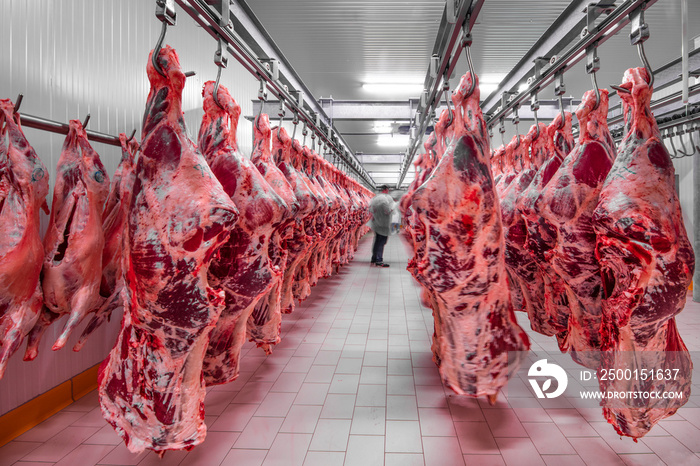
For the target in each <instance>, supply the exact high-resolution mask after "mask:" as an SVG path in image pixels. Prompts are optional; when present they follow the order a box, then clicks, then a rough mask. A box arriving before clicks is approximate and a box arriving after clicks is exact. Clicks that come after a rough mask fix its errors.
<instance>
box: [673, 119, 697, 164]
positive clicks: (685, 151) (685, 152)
mask: <svg viewBox="0 0 700 466" xmlns="http://www.w3.org/2000/svg"><path fill="white" fill-rule="evenodd" d="M684 134H685V130H683V128H682V127H680V126H679V127H678V131H677V132H676V135H677V136H678V140H679V141H680V144H681V147H683V150H679V151H678V152H680V153H681V155H683V157H690V156H691V155H693V154H694V153H695V148H694V147H693V144H692V139H691V145H690V147H691V149H693V151H692V152H688V149H687V148H686V147H685V142H683V135H684Z"/></svg>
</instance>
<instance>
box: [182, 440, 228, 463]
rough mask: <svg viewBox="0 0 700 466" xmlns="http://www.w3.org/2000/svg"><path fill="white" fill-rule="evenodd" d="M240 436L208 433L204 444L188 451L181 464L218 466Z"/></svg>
mask: <svg viewBox="0 0 700 466" xmlns="http://www.w3.org/2000/svg"><path fill="white" fill-rule="evenodd" d="M240 435H241V434H239V433H238V432H208V433H207V440H206V444H202V445H199V446H197V447H195V448H194V449H193V450H192V451H190V452H189V453H188V454H187V456H185V458H184V460H183V461H182V463H181V464H183V465H187V466H209V465H218V464H220V463H221V462H222V461H223V460H224V458H226V455H228V452H229V450H231V447H232V446H233V445H234V442H235V441H236V440H237V439H238V438H239V436H240Z"/></svg>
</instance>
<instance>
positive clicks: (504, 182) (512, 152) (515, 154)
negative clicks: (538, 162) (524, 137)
mask: <svg viewBox="0 0 700 466" xmlns="http://www.w3.org/2000/svg"><path fill="white" fill-rule="evenodd" d="M519 137H521V136H519ZM513 141H516V139H514V140H513ZM513 141H511V142H510V143H509V144H506V145H505V148H504V149H503V155H502V157H503V170H502V172H501V176H500V178H499V179H498V183H497V184H496V192H497V193H498V198H499V199H503V193H504V192H505V190H506V188H507V187H508V186H510V184H511V183H512V182H513V180H514V179H515V177H516V176H518V173H520V172H521V171H522V161H521V160H519V157H520V156H522V153H521V151H519V150H518V151H516V148H517V147H520V146H516V144H515V143H514V142H513Z"/></svg>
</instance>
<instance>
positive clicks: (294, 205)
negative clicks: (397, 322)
mask: <svg viewBox="0 0 700 466" xmlns="http://www.w3.org/2000/svg"><path fill="white" fill-rule="evenodd" d="M253 128H254V131H255V141H254V148H253V154H252V155H251V157H250V159H251V161H252V162H253V163H254V164H255V166H256V167H257V169H258V171H260V173H261V174H262V175H263V177H264V178H265V180H266V181H267V182H268V184H269V185H270V186H272V189H274V190H275V192H276V193H277V195H278V196H279V197H280V198H281V199H282V203H281V204H280V206H279V209H280V210H281V211H282V216H281V218H280V219H279V221H278V222H276V223H274V224H273V225H272V227H273V230H272V237H271V238H270V243H269V244H268V249H269V255H270V260H271V261H272V268H273V269H274V274H273V278H272V288H271V289H270V291H268V292H267V295H265V296H264V297H263V298H262V299H261V300H260V301H258V303H257V304H256V305H255V309H254V310H253V313H252V314H251V315H250V317H249V318H248V330H247V335H248V339H249V340H250V341H253V342H255V344H256V345H257V346H258V347H260V348H263V350H265V352H266V353H267V354H270V353H271V345H276V344H277V343H279V341H280V326H281V325H282V311H281V309H280V301H281V291H282V280H283V278H284V272H285V268H286V266H287V249H286V247H285V245H286V242H287V240H289V239H291V238H292V234H293V231H294V224H295V217H296V215H297V212H298V211H299V202H298V201H297V198H296V196H295V195H294V189H293V188H292V186H291V185H290V184H289V182H288V181H287V179H286V178H285V176H284V174H283V173H282V172H281V171H280V169H279V168H277V166H276V165H275V162H274V160H273V159H272V155H271V152H270V138H271V130H270V120H269V119H268V116H267V115H266V114H264V113H263V114H261V115H260V116H258V118H257V119H256V120H255V123H254V124H253ZM281 136H282V133H281V131H280V132H277V131H275V138H274V143H273V144H274V146H273V149H274V150H275V152H278V151H280V150H282V144H283V141H281V140H280V137H281ZM289 139H290V138H289V136H287V139H286V143H287V144H288V143H289V142H290V141H289Z"/></svg>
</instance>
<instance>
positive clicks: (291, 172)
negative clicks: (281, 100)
mask: <svg viewBox="0 0 700 466" xmlns="http://www.w3.org/2000/svg"><path fill="white" fill-rule="evenodd" d="M280 135H281V138H280V139H281V140H283V141H286V140H287V139H288V135H287V132H286V131H285V130H284V128H282V129H281V130H280ZM289 139H290V144H286V143H284V144H281V145H279V147H278V146H275V147H276V148H277V151H275V150H273V153H274V154H276V155H278V156H279V160H278V161H277V166H278V167H279V169H280V171H281V172H282V173H283V174H284V176H285V178H286V179H287V181H288V182H289V184H290V186H291V187H292V189H293V190H294V195H295V197H296V199H297V201H298V202H299V211H298V212H297V215H296V218H295V219H294V220H295V228H294V231H293V237H292V240H291V241H288V242H287V253H288V255H287V264H286V267H285V272H284V278H283V280H282V288H281V303H280V308H281V309H282V312H283V313H290V312H292V311H293V310H294V294H293V292H292V289H293V285H294V279H295V277H296V276H297V273H298V269H299V268H300V267H301V266H302V261H303V259H304V255H305V253H306V251H307V250H308V249H309V248H311V247H312V245H313V241H314V238H313V237H312V236H311V234H312V233H311V232H313V229H314V220H315V217H316V210H317V209H318V206H319V204H320V203H319V200H318V198H317V197H316V194H315V193H314V192H313V190H312V189H311V187H310V186H309V184H308V182H307V181H308V178H306V177H305V176H304V175H303V174H302V173H301V172H300V171H299V170H300V168H299V167H300V162H301V161H300V158H301V156H302V155H301V153H302V150H303V149H302V147H301V144H300V143H299V141H297V140H296V139H291V138H289Z"/></svg>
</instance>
